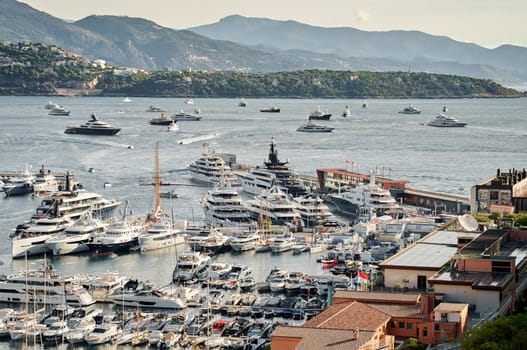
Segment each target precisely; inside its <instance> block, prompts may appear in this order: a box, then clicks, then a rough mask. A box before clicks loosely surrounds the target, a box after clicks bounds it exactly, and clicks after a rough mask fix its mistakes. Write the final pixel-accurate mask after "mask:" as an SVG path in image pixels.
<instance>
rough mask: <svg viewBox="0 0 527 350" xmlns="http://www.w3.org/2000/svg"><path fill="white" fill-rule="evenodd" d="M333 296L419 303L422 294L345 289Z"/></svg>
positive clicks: (368, 301)
mask: <svg viewBox="0 0 527 350" xmlns="http://www.w3.org/2000/svg"><path fill="white" fill-rule="evenodd" d="M333 298H346V299H350V301H351V300H356V301H360V302H363V303H368V304H373V303H394V302H398V303H405V304H410V303H412V304H417V303H418V302H419V299H420V294H413V293H385V292H360V291H345V290H338V291H336V292H335V294H334V295H333Z"/></svg>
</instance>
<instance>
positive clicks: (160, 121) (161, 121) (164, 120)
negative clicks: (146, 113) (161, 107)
mask: <svg viewBox="0 0 527 350" xmlns="http://www.w3.org/2000/svg"><path fill="white" fill-rule="evenodd" d="M173 122H174V120H173V119H172V118H170V117H167V116H166V115H165V114H164V113H161V115H160V116H159V117H156V118H152V119H150V121H149V123H150V124H152V125H170V124H172V123H173Z"/></svg>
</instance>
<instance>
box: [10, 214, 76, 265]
mask: <svg viewBox="0 0 527 350" xmlns="http://www.w3.org/2000/svg"><path fill="white" fill-rule="evenodd" d="M73 222H74V221H73V220H71V219H68V218H67V217H42V218H40V219H36V220H34V221H33V222H32V223H30V224H28V225H27V227H25V228H24V229H23V230H22V231H21V232H18V233H17V234H16V235H15V236H14V237H13V238H12V239H11V256H12V257H13V259H16V258H23V257H26V256H31V255H41V254H45V253H49V252H50V249H49V247H48V246H47V245H46V240H47V239H49V238H50V237H51V236H52V235H54V234H57V233H60V232H62V231H64V230H65V229H66V228H67V227H70V226H71V225H73Z"/></svg>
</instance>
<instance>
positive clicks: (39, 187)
mask: <svg viewBox="0 0 527 350" xmlns="http://www.w3.org/2000/svg"><path fill="white" fill-rule="evenodd" d="M59 187H60V186H59V181H58V180H57V178H56V177H55V175H53V174H52V173H51V171H50V170H49V169H47V170H46V168H44V165H42V168H40V170H39V172H38V173H37V175H36V176H35V181H34V182H33V193H35V194H37V195H41V194H43V193H53V192H56V191H58V190H59Z"/></svg>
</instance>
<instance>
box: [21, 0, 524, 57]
mask: <svg viewBox="0 0 527 350" xmlns="http://www.w3.org/2000/svg"><path fill="white" fill-rule="evenodd" d="M19 1H21V2H24V3H26V4H28V5H30V6H32V7H34V8H36V9H37V10H40V11H44V12H46V13H48V14H50V15H52V16H55V17H59V18H63V19H68V20H78V19H82V18H84V17H87V16H89V15H117V16H129V17H142V18H145V19H149V20H151V21H154V22H156V23H157V24H160V25H162V26H165V27H169V28H174V29H186V28H190V27H194V26H199V25H203V24H210V23H215V22H218V21H219V20H220V19H221V18H223V17H226V16H229V15H235V14H238V15H242V16H246V17H261V18H270V19H276V20H294V21H297V22H301V23H305V24H310V25H314V26H320V27H353V28H356V29H361V30H366V31H389V30H418V31H422V32H425V33H428V34H433V35H441V36H448V37H450V38H452V39H454V40H458V41H463V42H471V43H475V44H478V45H481V46H484V47H487V48H495V47H497V46H500V45H503V44H513V45H520V46H525V47H527V25H525V22H526V20H527V1H526V0H503V1H499V0H440V1H435V0H325V1H320V0H265V1H263V0H186V1H182V0H147V1H139V0H73V1H65V0H19Z"/></svg>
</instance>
